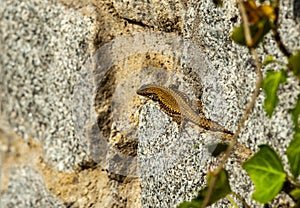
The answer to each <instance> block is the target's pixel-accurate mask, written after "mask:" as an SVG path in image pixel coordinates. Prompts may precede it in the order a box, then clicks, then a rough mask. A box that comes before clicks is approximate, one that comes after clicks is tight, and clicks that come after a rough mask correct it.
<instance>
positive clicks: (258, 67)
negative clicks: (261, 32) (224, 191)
mask: <svg viewBox="0 0 300 208" xmlns="http://www.w3.org/2000/svg"><path fill="white" fill-rule="evenodd" d="M238 5H239V10H240V12H241V15H242V19H243V22H244V31H245V37H246V42H247V46H248V48H249V49H250V52H251V54H252V56H253V57H254V60H255V65H256V73H257V80H256V87H255V91H254V93H253V94H252V96H251V100H250V101H249V102H248V104H247V107H246V109H245V111H244V114H243V116H242V118H241V119H240V121H239V123H238V128H237V130H236V131H235V133H234V135H233V137H232V141H231V142H230V143H229V146H228V148H227V150H226V152H225V153H224V157H223V159H222V160H221V162H220V164H219V166H218V167H217V169H216V170H215V171H213V174H214V176H213V177H212V178H211V181H210V183H209V185H208V191H207V193H206V196H205V199H204V201H203V204H202V207H206V206H207V205H208V203H209V200H210V198H211V195H212V191H213V187H214V186H215V183H216V180H217V175H218V174H219V173H220V172H221V170H222V169H223V167H224V165H225V163H226V161H227V159H228V158H229V156H230V153H231V151H232V149H233V147H234V146H235V144H236V142H237V136H238V135H239V133H240V131H241V129H242V128H243V126H244V125H245V121H246V120H247V118H248V116H249V114H250V112H251V110H252V109H253V107H254V104H255V102H256V99H257V97H258V95H259V92H260V88H261V85H262V80H263V76H262V70H261V68H262V65H261V63H260V61H259V59H258V54H257V52H256V50H255V49H254V48H253V47H252V43H253V42H252V37H251V34H250V29H249V22H248V18H247V15H246V10H245V8H244V5H243V3H242V1H241V0H239V2H238Z"/></svg>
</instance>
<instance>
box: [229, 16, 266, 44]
mask: <svg viewBox="0 0 300 208" xmlns="http://www.w3.org/2000/svg"><path fill="white" fill-rule="evenodd" d="M270 30H271V22H270V21H269V19H268V18H264V19H262V20H260V21H259V22H257V23H256V24H253V25H250V33H251V37H252V43H249V45H247V43H246V38H245V31H244V25H243V24H241V25H240V26H238V27H236V28H234V30H233V32H232V34H231V39H232V40H233V41H234V42H236V43H237V44H239V45H242V46H248V47H257V46H258V44H259V43H260V42H261V41H262V40H263V38H264V36H265V35H266V34H267V33H268V32H269V31H270Z"/></svg>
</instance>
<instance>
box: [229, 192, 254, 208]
mask: <svg viewBox="0 0 300 208" xmlns="http://www.w3.org/2000/svg"><path fill="white" fill-rule="evenodd" d="M232 195H234V196H235V197H236V198H238V199H239V200H240V201H241V202H242V203H243V205H244V206H245V207H246V208H250V205H249V204H247V202H246V201H245V200H244V199H243V198H242V197H241V196H240V195H239V194H237V193H235V192H234V191H233V192H232Z"/></svg>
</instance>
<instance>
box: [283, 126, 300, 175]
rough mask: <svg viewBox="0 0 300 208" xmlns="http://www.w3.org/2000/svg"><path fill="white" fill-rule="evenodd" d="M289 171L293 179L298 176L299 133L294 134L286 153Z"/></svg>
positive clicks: (299, 168) (299, 166) (299, 163)
mask: <svg viewBox="0 0 300 208" xmlns="http://www.w3.org/2000/svg"><path fill="white" fill-rule="evenodd" d="M286 154H287V157H288V160H289V164H290V169H291V172H292V174H293V176H294V177H295V178H297V177H298V176H299V174H300V132H296V133H295V134H294V138H293V140H292V141H291V143H290V145H289V147H288V148H287V151H286Z"/></svg>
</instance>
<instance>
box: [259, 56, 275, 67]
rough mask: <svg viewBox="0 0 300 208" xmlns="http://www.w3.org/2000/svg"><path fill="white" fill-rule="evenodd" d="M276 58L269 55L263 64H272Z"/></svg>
mask: <svg viewBox="0 0 300 208" xmlns="http://www.w3.org/2000/svg"><path fill="white" fill-rule="evenodd" d="M274 62H275V60H274V57H273V56H271V55H269V56H267V57H266V58H265V60H264V61H263V63H262V64H263V66H267V65H268V64H271V63H274Z"/></svg>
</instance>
